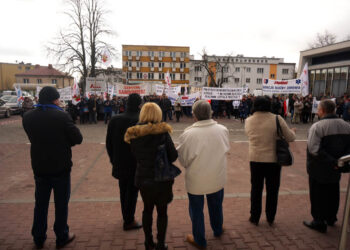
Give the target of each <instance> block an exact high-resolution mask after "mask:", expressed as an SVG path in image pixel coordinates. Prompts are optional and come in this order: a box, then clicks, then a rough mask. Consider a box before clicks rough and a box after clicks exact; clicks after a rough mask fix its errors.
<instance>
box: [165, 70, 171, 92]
mask: <svg viewBox="0 0 350 250" xmlns="http://www.w3.org/2000/svg"><path fill="white" fill-rule="evenodd" d="M165 82H166V84H168V87H169V88H170V86H171V78H170V74H169V70H168V72H167V73H166V75H165Z"/></svg>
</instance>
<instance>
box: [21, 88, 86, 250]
mask: <svg viewBox="0 0 350 250" xmlns="http://www.w3.org/2000/svg"><path fill="white" fill-rule="evenodd" d="M59 97H60V95H59V93H58V92H57V90H56V89H55V88H53V87H44V88H43V89H42V90H41V91H40V93H39V104H38V106H37V108H36V109H35V110H32V111H29V112H27V113H26V114H25V115H24V117H23V127H24V130H25V132H26V133H27V136H28V138H29V140H30V142H31V148H30V155H31V159H32V168H33V172H34V179H35V208H34V221H33V227H32V235H33V238H34V243H35V245H36V246H37V248H42V247H43V244H44V242H45V240H46V230H47V213H48V207H49V201H50V194H51V190H52V189H53V192H54V196H55V224H54V231H55V234H56V246H57V247H58V248H60V247H63V246H65V245H66V244H68V243H69V242H71V241H72V240H73V239H74V237H75V235H74V234H73V233H70V232H69V227H68V224H67V219H68V202H69V197H70V187H71V184H70V172H71V168H72V165H73V163H72V151H71V147H72V146H74V145H76V144H80V143H81V142H82V140H83V137H82V135H81V133H80V131H79V129H78V128H77V127H76V126H75V125H74V124H73V121H72V118H71V117H70V115H69V114H68V113H66V112H64V111H63V110H62V109H61V108H60V107H59V103H60V101H59Z"/></svg>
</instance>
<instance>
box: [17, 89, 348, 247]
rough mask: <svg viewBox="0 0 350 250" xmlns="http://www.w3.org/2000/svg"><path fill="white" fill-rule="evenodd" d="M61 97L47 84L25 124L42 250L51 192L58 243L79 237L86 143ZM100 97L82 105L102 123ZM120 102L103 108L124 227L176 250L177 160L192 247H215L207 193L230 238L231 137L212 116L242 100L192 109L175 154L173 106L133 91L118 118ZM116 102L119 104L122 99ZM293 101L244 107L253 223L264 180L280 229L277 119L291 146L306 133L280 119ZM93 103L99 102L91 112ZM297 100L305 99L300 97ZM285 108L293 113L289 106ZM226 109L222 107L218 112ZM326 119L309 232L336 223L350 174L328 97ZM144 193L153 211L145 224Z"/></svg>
mask: <svg viewBox="0 0 350 250" xmlns="http://www.w3.org/2000/svg"><path fill="white" fill-rule="evenodd" d="M59 97H60V96H59V93H58V92H57V90H56V89H54V88H52V87H44V88H43V89H42V90H41V91H40V93H39V101H38V104H37V106H36V108H35V109H34V110H31V111H29V112H26V113H25V114H24V117H23V127H24V130H25V132H26V133H27V135H28V138H29V140H30V142H31V158H32V168H33V173H34V180H35V208H34V221H33V227H32V236H33V239H34V243H35V245H36V247H37V248H42V247H43V245H44V243H45V241H46V238H47V236H46V231H47V214H48V204H49V200H50V193H51V190H53V191H54V195H55V210H56V212H55V216H56V218H55V224H54V231H55V234H56V246H57V247H58V248H61V247H64V246H65V245H67V244H68V243H69V242H71V241H72V240H74V238H75V234H73V233H72V232H70V230H69V226H68V224H67V218H68V203H69V196H70V182H71V180H70V172H71V168H72V165H73V163H72V152H71V147H72V146H74V145H77V144H80V143H82V140H83V137H82V135H81V133H80V131H79V129H78V128H77V127H76V126H75V125H74V123H73V120H72V118H71V116H70V115H68V114H67V113H66V112H62V111H63V110H62V108H60V107H59V103H60V101H59ZM98 99H100V98H96V99H95V96H92V97H90V98H89V99H88V100H86V102H85V101H82V103H85V104H82V105H84V106H82V107H83V111H84V113H85V111H87V112H86V113H88V112H89V110H92V111H93V112H96V116H97V110H98V107H97V105H96V106H95V105H94V103H97V100H98ZM113 99H114V98H112V100H110V99H109V97H107V98H106V100H104V101H103V109H104V111H105V110H107V113H110V114H107V115H106V112H104V120H105V121H108V120H109V119H110V122H109V123H108V129H107V135H106V149H107V153H108V156H109V160H110V162H111V165H112V176H113V177H114V178H116V179H118V184H119V193H120V204H121V212H122V217H123V221H124V223H123V229H124V230H134V229H139V228H143V231H144V235H145V241H144V245H145V249H158V250H159V249H168V247H167V244H166V230H167V225H168V215H167V210H168V206H169V204H170V203H171V201H172V200H173V184H174V175H172V173H171V171H170V170H171V169H172V168H174V167H175V166H173V163H174V162H175V161H176V160H177V159H178V160H179V162H180V163H181V165H182V166H183V168H184V171H185V186H186V191H187V195H188V203H189V204H188V206H189V217H190V219H191V222H192V234H189V235H187V237H186V240H187V241H188V242H189V243H190V244H192V245H193V246H195V247H196V248H198V249H204V248H206V246H207V241H206V237H205V226H204V225H205V223H204V213H203V207H204V196H206V200H207V205H208V212H209V218H210V226H211V228H212V230H213V234H214V236H215V237H217V238H220V237H221V235H222V234H224V233H225V228H224V226H223V224H224V215H223V206H222V204H223V200H224V186H225V183H226V182H227V173H226V172H227V171H226V168H227V155H228V153H229V151H230V142H229V131H228V129H227V128H226V127H225V126H223V125H220V124H218V123H217V122H216V121H215V120H213V119H212V115H214V114H216V113H217V112H223V114H225V112H227V111H228V110H227V108H228V107H229V106H233V105H232V104H233V103H232V102H231V103H230V105H229V104H227V105H226V103H229V102H224V104H225V105H221V106H220V102H219V103H216V102H214V103H213V101H212V102H211V103H209V102H208V101H207V100H197V101H196V102H195V103H194V104H193V106H192V113H193V118H194V123H193V124H192V125H191V126H189V127H188V128H186V129H185V130H184V132H183V133H182V134H181V136H180V137H179V142H178V145H177V147H175V145H174V143H173V141H172V138H171V136H170V133H171V132H172V127H171V126H170V125H169V124H168V123H166V122H165V120H166V119H167V117H169V119H171V118H172V115H171V114H170V112H169V111H170V110H172V107H171V102H170V100H168V98H167V97H166V96H165V95H163V96H162V97H161V98H159V97H154V96H153V97H152V96H151V97H144V100H142V98H141V97H140V96H139V95H138V94H131V95H129V96H128V98H127V99H126V100H125V103H124V104H123V105H124V107H125V110H123V112H120V111H121V109H120V107H121V105H119V111H118V113H119V114H116V115H114V116H113V115H112V112H116V110H113V108H112V106H111V102H112V101H113ZM293 99H294V98H293ZM90 100H92V101H90ZM95 100H96V101H95ZM114 100H117V101H118V98H116V99H114ZM119 100H120V99H119ZM283 100H284V99H283V97H282V98H278V97H274V98H270V97H267V96H259V97H250V96H248V97H247V98H246V97H244V98H243V99H242V101H241V102H240V103H239V105H238V107H239V106H241V105H242V103H244V104H243V105H244V106H245V108H244V109H246V110H245V111H244V117H243V118H241V119H243V120H245V119H246V118H247V119H246V121H245V124H244V125H245V133H246V135H247V136H248V140H249V164H250V174H251V206H250V218H249V221H250V222H251V223H252V224H254V225H256V226H258V225H259V222H260V217H261V213H262V196H263V195H262V194H263V189H264V183H265V185H266V208H265V213H266V219H267V222H268V224H269V225H270V226H273V225H274V221H275V215H276V213H277V207H278V193H279V186H280V180H281V165H280V164H279V163H278V162H277V156H276V139H277V133H276V131H277V122H276V121H278V122H279V124H280V127H281V131H282V133H283V135H284V137H285V140H287V141H289V142H291V141H293V140H295V138H296V129H295V128H289V127H288V125H287V123H286V121H285V119H283V118H284V116H281V115H278V114H280V112H281V111H280V107H279V106H278V103H280V104H281V103H282V101H283ZM347 100H348V99H347ZM89 101H90V103H93V104H92V105H90V106H89ZM177 101H178V100H177ZM100 102H101V103H102V99H101V100H100ZM122 102H123V101H121V103H122ZM143 102H144V103H143ZM295 102H300V100H298V98H295ZM221 104H222V103H221ZM294 104H295V103H294ZM346 105H348V103H346ZM346 105H345V107H346ZM180 106H181V105H180ZM213 106H214V108H213ZM283 106H284V108H285V107H286V105H285V104H284V105H283ZM292 106H293V107H294V108H295V107H298V106H297V105H292ZM106 107H107V109H106ZM175 107H176V105H175ZM218 107H221V110H220V108H219V109H218V110H215V108H218ZM277 108H278V109H277ZM238 109H239V108H238ZM281 109H282V107H281ZM233 110H234V109H233ZM276 112H277V114H276ZM294 114H295V110H294ZM317 114H318V116H319V118H320V119H321V120H320V121H318V122H316V123H314V124H313V125H312V127H311V128H310V131H309V135H308V142H307V162H306V165H307V173H308V175H309V184H310V186H309V188H310V202H311V215H312V217H313V220H312V221H304V222H303V223H304V225H305V226H307V227H308V228H311V229H313V230H316V231H319V232H321V233H326V232H327V226H333V225H334V224H335V223H336V221H337V212H338V207H339V181H340V175H341V172H344V169H345V170H346V171H349V168H338V167H337V160H338V159H339V158H340V157H341V156H343V155H347V154H350V124H349V123H348V122H346V121H344V120H343V119H339V117H337V116H336V103H335V102H334V101H332V100H328V99H325V100H322V101H321V102H320V103H319V105H318V112H317ZM226 115H227V114H226ZM240 116H241V114H240ZM85 119H86V118H85ZM293 119H294V115H293ZM93 122H94V121H93ZM47 145H51V146H50V147H47ZM159 158H162V160H163V161H161V162H162V164H161V166H158V165H157V164H156V162H159ZM158 168H160V169H161V171H162V175H163V179H162V181H159V180H158V179H157V178H156V172H157V171H159V170H157V169H158ZM139 192H140V194H141V198H142V201H143V205H144V208H143V212H142V223H140V222H138V221H137V220H136V219H135V211H136V203H137V197H138V193H139ZM154 207H156V211H157V220H156V221H157V223H156V225H157V242H155V241H154V238H153V230H152V224H153V223H152V221H153V218H152V217H153V210H154Z"/></svg>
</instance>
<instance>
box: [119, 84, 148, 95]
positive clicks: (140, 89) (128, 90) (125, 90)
mask: <svg viewBox="0 0 350 250" xmlns="http://www.w3.org/2000/svg"><path fill="white" fill-rule="evenodd" d="M114 93H115V94H116V96H128V95H130V94H132V93H136V94H139V95H141V96H144V95H147V94H148V93H147V86H146V85H145V84H139V85H125V84H117V85H116V91H115V92H114Z"/></svg>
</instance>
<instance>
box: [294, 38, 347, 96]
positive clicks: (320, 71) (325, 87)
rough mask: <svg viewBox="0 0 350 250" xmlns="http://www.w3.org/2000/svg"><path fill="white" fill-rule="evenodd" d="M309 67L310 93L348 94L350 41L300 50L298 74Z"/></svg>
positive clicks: (317, 94) (315, 94) (327, 94)
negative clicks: (305, 66) (306, 65)
mask: <svg viewBox="0 0 350 250" xmlns="http://www.w3.org/2000/svg"><path fill="white" fill-rule="evenodd" d="M305 63H308V68H309V83H310V84H309V86H310V93H312V94H313V95H314V96H318V97H319V96H323V95H326V96H335V97H340V96H342V95H344V93H347V94H350V41H344V42H340V43H336V44H332V45H328V46H324V47H320V48H315V49H310V50H305V51H301V52H300V59H299V70H298V73H299V74H298V75H300V74H301V72H302V70H303V68H304V65H305Z"/></svg>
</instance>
